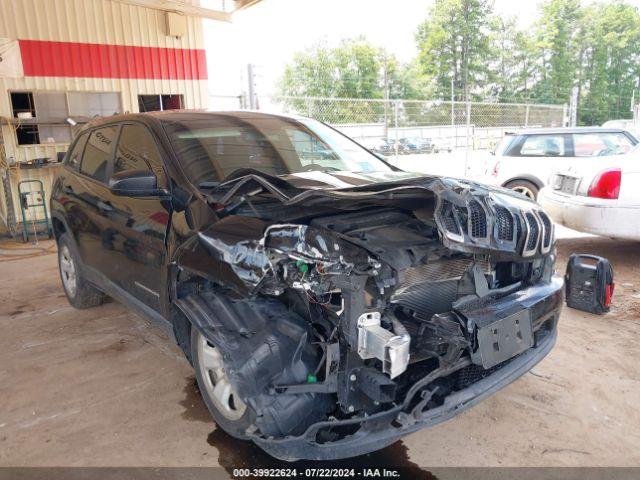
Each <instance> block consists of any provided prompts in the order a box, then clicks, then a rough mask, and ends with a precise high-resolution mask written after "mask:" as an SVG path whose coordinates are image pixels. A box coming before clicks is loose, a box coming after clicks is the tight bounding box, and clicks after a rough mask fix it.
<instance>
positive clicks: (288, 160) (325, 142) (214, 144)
mask: <svg viewBox="0 0 640 480" xmlns="http://www.w3.org/2000/svg"><path fill="white" fill-rule="evenodd" d="M163 123H164V128H165V130H166V132H167V134H168V135H169V138H170V141H171V143H172V144H173V147H174V150H175V152H176V154H177V156H178V159H179V160H180V164H181V165H182V167H183V169H184V171H185V173H186V175H187V176H188V177H189V179H190V180H191V181H192V182H193V183H194V184H195V185H199V184H201V183H203V182H212V181H213V182H216V181H221V180H222V179H224V178H225V177H227V176H228V175H229V174H230V173H232V172H234V171H235V170H238V169H241V168H253V169H256V170H259V171H261V172H264V173H266V174H269V175H286V174H291V173H300V172H309V171H313V170H318V171H323V172H333V171H347V172H374V171H391V168H390V167H389V166H388V165H387V164H386V163H384V162H382V161H381V160H380V159H379V158H378V157H376V156H374V155H372V154H371V153H369V152H368V151H367V150H365V149H364V148H362V147H360V146H359V145H358V144H357V143H355V142H353V141H351V140H350V139H348V138H347V137H345V136H344V135H342V134H340V133H338V132H336V131H335V130H333V129H331V128H329V127H327V126H326V125H324V124H322V123H320V122H317V121H315V120H310V119H300V120H293V119H290V118H283V117H275V116H267V115H256V116H251V115H249V114H245V115H242V116H240V115H238V114H229V115H225V114H215V115H214V114H200V115H193V116H191V117H189V118H186V119H184V120H183V119H180V120H178V121H176V120H164V121H163Z"/></svg>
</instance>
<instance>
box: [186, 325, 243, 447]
mask: <svg viewBox="0 0 640 480" xmlns="http://www.w3.org/2000/svg"><path fill="white" fill-rule="evenodd" d="M191 355H192V358H193V366H194V368H195V370H196V379H197V381H198V388H199V389H200V394H201V395H202V398H203V400H204V403H205V404H206V405H207V408H208V409H209V412H210V413H211V416H212V417H213V419H214V420H215V422H216V424H217V425H218V426H219V427H220V428H222V429H223V430H224V431H225V432H227V433H228V434H229V435H231V436H232V437H235V438H239V439H242V440H246V439H247V438H248V437H247V434H246V431H247V429H248V428H249V426H250V425H251V424H252V423H253V420H254V417H255V415H254V413H253V411H252V410H251V407H248V406H247V405H245V403H244V402H243V401H242V399H241V398H240V397H239V396H238V394H237V393H236V391H235V389H234V388H233V386H232V385H231V381H230V379H229V377H228V375H227V372H226V368H225V363H224V358H223V357H222V352H221V351H220V350H219V349H218V348H216V347H215V346H214V345H212V344H211V343H210V342H209V341H208V340H207V339H206V338H205V337H204V335H202V334H201V333H200V332H199V331H198V329H197V328H195V327H192V328H191Z"/></svg>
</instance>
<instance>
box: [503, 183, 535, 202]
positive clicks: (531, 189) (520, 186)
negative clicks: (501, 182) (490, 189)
mask: <svg viewBox="0 0 640 480" xmlns="http://www.w3.org/2000/svg"><path fill="white" fill-rule="evenodd" d="M505 187H507V188H510V189H511V190H513V191H514V192H518V193H521V194H522V195H524V196H525V197H527V198H530V199H531V200H536V199H537V198H538V191H539V189H538V187H537V186H536V185H535V184H534V183H533V182H530V181H528V180H513V181H512V182H509V183H507V184H506V185H505Z"/></svg>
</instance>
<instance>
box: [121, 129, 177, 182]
mask: <svg viewBox="0 0 640 480" xmlns="http://www.w3.org/2000/svg"><path fill="white" fill-rule="evenodd" d="M127 170H147V171H150V172H153V173H154V174H155V176H156V178H157V179H158V186H159V187H166V186H167V182H166V177H165V173H164V168H163V166H162V156H161V155H160V152H159V151H158V147H157V146H156V142H155V140H154V138H153V136H152V135H151V133H150V132H149V130H147V128H146V127H144V126H142V125H135V124H125V125H123V126H122V132H121V133H120V139H119V140H118V146H117V148H116V159H115V163H114V166H113V173H119V172H124V171H127Z"/></svg>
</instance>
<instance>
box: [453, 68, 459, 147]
mask: <svg viewBox="0 0 640 480" xmlns="http://www.w3.org/2000/svg"><path fill="white" fill-rule="evenodd" d="M454 100H455V92H454V89H453V77H451V136H452V137H453V138H452V140H455V144H454V145H453V147H454V148H455V147H457V146H458V135H457V134H458V132H457V131H456V110H455V106H454ZM451 143H452V144H453V142H451Z"/></svg>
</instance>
